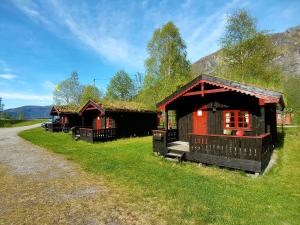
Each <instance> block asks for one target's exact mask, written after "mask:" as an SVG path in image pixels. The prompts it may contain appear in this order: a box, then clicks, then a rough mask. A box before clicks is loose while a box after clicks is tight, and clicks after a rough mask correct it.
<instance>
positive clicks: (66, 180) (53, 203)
mask: <svg viewBox="0 0 300 225" xmlns="http://www.w3.org/2000/svg"><path fill="white" fill-rule="evenodd" d="M37 126H39V125H32V126H26V127H18V128H2V129H0V224H107V225H108V224H109V225H116V224H140V223H141V222H142V221H141V220H143V218H139V216H138V215H134V214H133V213H131V212H129V211H128V210H126V208H127V207H126V203H124V201H122V200H120V201H119V202H118V199H120V196H123V195H122V194H121V193H118V190H117V189H113V188H112V187H109V188H108V187H106V186H105V185H104V184H103V182H102V181H101V180H99V178H96V177H93V176H90V175H87V174H86V173H84V172H83V171H82V170H81V169H80V168H78V166H77V165H76V164H74V163H72V162H70V161H67V160H65V159H63V158H62V157H61V156H59V155H56V154H52V153H50V152H47V151H46V150H44V149H41V148H40V147H37V146H34V145H32V144H30V143H28V142H26V141H24V140H23V139H21V138H20V137H18V136H17V133H18V132H20V131H22V130H26V129H30V128H33V127H37ZM116 199H117V200H116ZM121 202H123V203H121ZM124 204H125V205H124ZM137 217H138V218H139V219H137ZM144 222H145V221H144Z"/></svg>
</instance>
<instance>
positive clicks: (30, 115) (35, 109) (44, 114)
mask: <svg viewBox="0 0 300 225" xmlns="http://www.w3.org/2000/svg"><path fill="white" fill-rule="evenodd" d="M50 110H51V106H22V107H18V108H13V109H6V110H4V112H5V113H7V114H9V115H10V116H11V117H14V118H17V116H18V114H19V113H21V112H23V113H24V116H25V119H28V120H29V119H41V118H49V117H50V116H49V112H50Z"/></svg>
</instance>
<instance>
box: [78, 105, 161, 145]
mask: <svg viewBox="0 0 300 225" xmlns="http://www.w3.org/2000/svg"><path fill="white" fill-rule="evenodd" d="M79 115H80V116H81V118H82V125H81V127H79V128H77V129H74V130H73V135H74V136H76V135H79V136H80V139H81V140H85V141H89V142H99V141H108V140H112V139H116V138H122V137H135V136H146V135H151V133H152V130H153V129H156V123H157V119H156V118H157V114H156V112H154V111H151V110H149V109H147V108H145V107H144V106H142V105H141V104H139V103H134V102H122V101H118V102H107V101H104V102H101V103H96V102H94V101H92V100H89V101H88V102H87V103H86V104H85V105H84V106H83V107H82V108H81V110H80V111H79Z"/></svg>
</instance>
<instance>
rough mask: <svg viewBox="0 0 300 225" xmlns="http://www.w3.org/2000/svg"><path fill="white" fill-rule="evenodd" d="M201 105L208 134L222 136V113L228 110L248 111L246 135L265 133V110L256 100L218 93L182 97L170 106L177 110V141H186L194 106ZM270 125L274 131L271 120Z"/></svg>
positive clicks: (190, 129) (236, 94)
mask: <svg viewBox="0 0 300 225" xmlns="http://www.w3.org/2000/svg"><path fill="white" fill-rule="evenodd" d="M201 103H204V104H207V110H208V133H209V134H223V129H224V128H223V111H224V110H228V109H243V110H249V111H250V113H251V114H252V118H251V127H252V130H251V131H246V134H247V135H260V134H263V133H266V121H265V109H264V107H260V106H259V104H258V100H257V99H256V98H254V97H251V96H245V95H241V94H238V93H220V94H211V95H206V96H204V97H203V98H202V97H201V96H190V97H183V98H181V99H178V100H177V101H176V102H174V103H172V104H171V105H170V109H175V110H177V124H178V133H179V140H181V141H188V133H191V132H192V130H193V117H192V115H193V110H194V105H195V104H201ZM214 108H215V111H214V110H213V109H214ZM275 116H276V115H275ZM272 118H273V117H272ZM275 120H276V117H275ZM270 124H271V126H272V130H275V129H274V126H276V123H274V121H273V119H272V121H270Z"/></svg>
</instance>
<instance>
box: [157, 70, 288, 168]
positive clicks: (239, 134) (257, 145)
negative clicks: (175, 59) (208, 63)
mask: <svg viewBox="0 0 300 225" xmlns="http://www.w3.org/2000/svg"><path fill="white" fill-rule="evenodd" d="M277 107H279V108H281V109H282V108H284V102H283V96H282V94H281V93H279V92H275V91H270V90H266V89H262V88H257V87H254V86H250V85H245V84H241V83H237V82H233V81H229V80H225V79H221V78H216V77H212V76H207V75H200V76H199V77H197V78H196V79H194V80H192V81H191V82H189V83H188V84H186V85H185V86H183V87H182V88H180V89H179V90H177V91H176V92H174V93H173V94H171V95H170V96H168V97H167V98H165V99H164V100H163V101H161V102H159V103H158V104H157V108H158V110H160V111H161V112H163V115H165V116H161V117H162V118H165V119H164V120H163V121H165V126H164V129H161V130H155V131H153V151H154V152H158V153H160V154H161V155H164V156H165V157H170V158H181V159H185V160H189V161H195V162H201V163H205V164H213V165H218V166H224V167H230V168H235V169H241V170H245V171H252V172H262V171H263V170H264V169H265V167H266V166H267V165H268V162H269V160H270V156H271V153H272V151H273V148H274V144H275V142H276V138H277V129H276V108H277Z"/></svg>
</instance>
